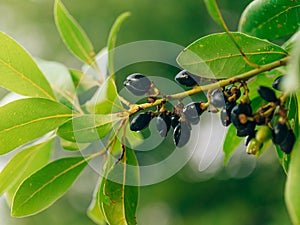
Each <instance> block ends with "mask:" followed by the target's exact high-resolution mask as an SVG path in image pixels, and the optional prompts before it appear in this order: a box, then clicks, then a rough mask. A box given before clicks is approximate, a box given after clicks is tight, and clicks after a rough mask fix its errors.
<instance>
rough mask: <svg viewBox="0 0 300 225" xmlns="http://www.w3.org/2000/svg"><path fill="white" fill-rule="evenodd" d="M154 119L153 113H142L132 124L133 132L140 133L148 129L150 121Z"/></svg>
mask: <svg viewBox="0 0 300 225" xmlns="http://www.w3.org/2000/svg"><path fill="white" fill-rule="evenodd" d="M151 119H152V113H151V112H146V113H141V114H139V115H137V116H136V117H134V118H133V120H132V121H131V123H130V130H132V131H140V130H143V129H145V128H146V127H148V125H149V123H150V121H151Z"/></svg>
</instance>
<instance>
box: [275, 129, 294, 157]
mask: <svg viewBox="0 0 300 225" xmlns="http://www.w3.org/2000/svg"><path fill="white" fill-rule="evenodd" d="M295 142H296V137H295V134H294V132H293V131H292V130H289V132H288V135H287V136H286V138H285V140H284V141H283V142H282V143H281V144H280V145H279V147H280V149H281V150H282V151H283V152H285V153H286V154H290V153H291V151H292V150H293V147H294V144H295Z"/></svg>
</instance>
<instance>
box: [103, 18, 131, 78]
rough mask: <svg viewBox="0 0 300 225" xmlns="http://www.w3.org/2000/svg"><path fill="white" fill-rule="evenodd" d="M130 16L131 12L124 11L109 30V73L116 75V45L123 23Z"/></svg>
mask: <svg viewBox="0 0 300 225" xmlns="http://www.w3.org/2000/svg"><path fill="white" fill-rule="evenodd" d="M129 16H130V13H129V12H124V13H122V14H121V15H119V16H118V18H117V19H116V21H115V22H114V24H113V26H112V27H111V30H110V32H109V36H108V41H107V48H108V49H107V50H108V74H109V75H112V76H114V73H115V71H114V54H113V53H114V48H115V47H116V41H117V34H118V31H119V29H120V27H121V25H122V23H123V22H124V21H125V20H126V19H127V18H128V17H129Z"/></svg>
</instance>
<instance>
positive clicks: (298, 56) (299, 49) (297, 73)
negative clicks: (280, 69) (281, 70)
mask: <svg viewBox="0 0 300 225" xmlns="http://www.w3.org/2000/svg"><path fill="white" fill-rule="evenodd" d="M299 37H300V35H298V39H297V41H296V42H295V44H294V46H293V48H292V50H291V58H290V60H289V62H288V65H287V76H286V77H284V79H283V82H282V87H283V89H284V90H286V91H287V92H299V89H300V78H299V77H300V38H299Z"/></svg>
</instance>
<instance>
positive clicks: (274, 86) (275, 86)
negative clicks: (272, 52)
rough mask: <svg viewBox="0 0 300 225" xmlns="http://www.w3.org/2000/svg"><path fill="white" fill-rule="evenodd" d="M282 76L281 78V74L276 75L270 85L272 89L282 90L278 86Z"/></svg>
mask: <svg viewBox="0 0 300 225" xmlns="http://www.w3.org/2000/svg"><path fill="white" fill-rule="evenodd" d="M282 78H283V75H282V76H279V77H277V78H276V79H275V80H274V81H273V83H272V87H273V88H274V89H276V90H278V91H282V90H281V87H280V85H281V82H282Z"/></svg>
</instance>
